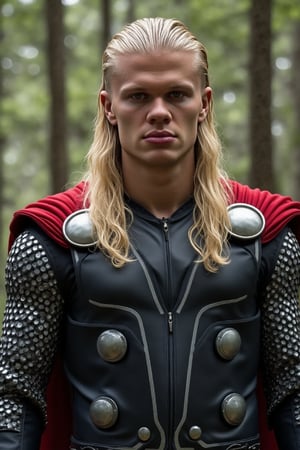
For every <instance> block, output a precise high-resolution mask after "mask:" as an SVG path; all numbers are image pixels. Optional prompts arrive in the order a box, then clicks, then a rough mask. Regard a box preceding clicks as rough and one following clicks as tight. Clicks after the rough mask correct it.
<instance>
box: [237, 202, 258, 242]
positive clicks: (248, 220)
mask: <svg viewBox="0 0 300 450" xmlns="http://www.w3.org/2000/svg"><path fill="white" fill-rule="evenodd" d="M228 214H229V219H230V223H231V229H230V230H228V231H229V234H230V235H231V236H234V237H236V238H238V239H245V240H246V239H255V238H257V237H259V236H260V235H261V234H262V232H263V230H264V228H265V218H264V216H263V214H262V212H261V211H260V210H259V209H257V208H255V206H252V205H248V204H247V203H233V204H232V205H229V206H228Z"/></svg>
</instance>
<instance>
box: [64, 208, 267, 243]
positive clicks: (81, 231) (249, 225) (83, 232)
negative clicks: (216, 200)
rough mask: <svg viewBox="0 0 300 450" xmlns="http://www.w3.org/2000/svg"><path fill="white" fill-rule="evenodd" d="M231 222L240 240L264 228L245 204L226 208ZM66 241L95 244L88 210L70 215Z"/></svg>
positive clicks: (253, 236)
mask: <svg viewBox="0 0 300 450" xmlns="http://www.w3.org/2000/svg"><path fill="white" fill-rule="evenodd" d="M228 214H229V219H230V222H231V227H230V230H228V232H229V235H230V236H233V237H235V238H237V239H241V240H252V239H256V238H257V237H259V236H260V235H261V233H262V232H263V230H264V228H265V218H264V216H263V214H262V213H261V212H260V211H259V209H257V208H255V207H254V206H252V205H248V204H246V203H234V204H232V205H230V206H228ZM63 234H64V237H65V238H66V240H67V241H68V242H69V243H70V244H72V245H74V246H75V247H90V246H94V245H96V243H97V236H96V235H95V232H94V230H93V226H92V223H91V220H90V218H89V210H88V209H80V210H78V211H75V212H74V213H72V214H70V215H69V216H68V217H67V218H66V220H65V221H64V224H63Z"/></svg>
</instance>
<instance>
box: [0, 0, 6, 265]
mask: <svg viewBox="0 0 300 450" xmlns="http://www.w3.org/2000/svg"><path fill="white" fill-rule="evenodd" d="M1 4H2V2H1V3H0V5H1ZM3 40H4V30H3V20H2V16H0V49H3ZM2 58H3V55H2V52H1V51H0V60H2ZM3 97H4V89H3V68H2V65H0V120H1V118H3V109H2V105H3ZM4 147H5V134H4V127H3V123H2V120H1V123H0V230H2V229H3V225H4V217H3V206H4V170H3V167H4V160H3V159H4ZM2 252H3V241H2V238H1V236H0V255H2ZM0 270H2V265H1V263H0Z"/></svg>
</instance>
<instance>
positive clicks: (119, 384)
mask: <svg viewBox="0 0 300 450" xmlns="http://www.w3.org/2000/svg"><path fill="white" fill-rule="evenodd" d="M189 225H190V221H189V219H188V217H187V216H186V217H183V218H181V220H178V221H174V223H167V224H166V223H163V222H161V221H157V222H156V223H154V224H150V225H149V223H147V222H146V221H143V220H139V219H136V220H135V222H134V224H133V226H132V229H131V241H132V243H133V247H132V256H133V258H134V261H132V262H131V263H128V264H127V265H125V266H124V267H123V268H121V269H116V268H114V267H113V266H112V265H111V263H110V262H109V260H108V259H107V258H105V257H104V256H103V255H102V254H101V253H100V252H99V251H95V252H93V251H90V250H85V249H82V250H79V251H75V252H74V255H75V258H74V260H75V261H76V264H75V270H76V277H77V285H78V291H77V293H76V296H75V298H74V301H73V302H72V305H71V307H70V309H69V317H68V324H67V329H66V335H67V336H66V337H67V345H66V348H68V349H69V348H71V350H68V353H66V370H67V374H68V377H69V379H70V382H71V384H72V386H73V391H74V436H75V437H74V442H75V441H76V442H77V441H78V442H81V443H84V444H87V443H91V442H94V443H97V445H98V447H99V449H100V448H101V449H111V448H122V449H125V448H144V449H161V450H163V449H178V450H179V449H185V450H187V449H200V448H210V449H212V450H214V449H218V450H225V449H229V448H235V447H233V445H235V444H237V445H238V444H241V443H243V445H244V447H236V448H245V449H246V448H253V449H255V448H257V449H258V448H259V447H255V446H256V445H257V443H258V437H257V419H256V417H257V411H256V396H255V386H256V373H257V365H258V358H259V354H258V348H259V314H258V308H257V305H256V283H257V277H258V262H257V259H256V256H255V255H256V251H257V242H252V243H247V242H244V243H243V245H240V244H239V243H238V242H234V241H233V242H232V243H231V245H230V249H229V251H230V263H229V264H228V265H225V266H223V267H222V268H221V269H220V270H219V271H218V272H217V273H208V272H207V271H206V270H205V269H204V268H203V266H202V264H199V263H197V262H195V259H196V257H195V254H194V251H193V249H192V248H191V246H190V244H189V242H188V239H187V230H188V227H189ZM254 355H255V356H254ZM74 445H75V444H74ZM248 445H249V446H248ZM250 445H252V447H250ZM96 448H97V447H96Z"/></svg>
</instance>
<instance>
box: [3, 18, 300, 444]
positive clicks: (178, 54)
mask: <svg viewBox="0 0 300 450" xmlns="http://www.w3.org/2000/svg"><path fill="white" fill-rule="evenodd" d="M220 156H221V150H220V144H219V140H218V137H217V135H216V132H215V129H214V125H213V110H212V90H211V87H210V85H209V78H208V67H207V57H206V52H205V49H204V47H203V46H202V44H200V43H199V41H198V40H197V39H196V38H195V37H194V36H193V35H192V34H191V33H190V32H189V31H188V30H187V29H186V28H185V27H184V25H183V24H181V23H180V22H178V21H176V20H169V19H160V18H156V19H143V20H138V21H136V22H134V23H132V24H130V25H128V26H127V27H125V28H124V30H122V31H121V32H120V33H118V34H117V35H115V36H114V38H113V39H112V41H111V42H110V43H109V44H108V47H107V49H106V51H105V53H104V57H103V82H102V86H101V89H100V94H99V112H98V119H97V122H96V128H95V138H94V142H93V144H92V147H91V149H90V151H89V154H88V165H89V168H88V174H87V177H86V180H85V181H83V182H81V183H79V184H78V185H77V186H75V187H74V188H72V189H70V190H68V191H66V192H64V193H61V194H57V195H55V196H50V197H47V198H46V199H43V200H41V201H39V202H36V203H33V204H31V205H29V206H28V207H27V208H25V209H23V210H21V211H18V212H17V213H16V214H15V216H14V218H13V221H12V224H11V238H10V246H11V250H10V254H9V257H8V262H7V294H8V299H7V307H6V313H5V319H4V327H3V337H2V344H1V345H2V347H1V365H0V367H1V372H0V374H1V375H0V380H1V388H0V394H1V397H0V411H1V419H0V427H1V428H0V429H1V430H2V431H1V432H0V447H1V448H5V449H7V450H8V449H9V450H17V449H18V450H20V449H22V450H36V449H39V448H40V439H41V433H42V431H43V427H44V424H45V423H46V420H47V411H46V409H47V408H46V407H47V403H48V418H49V424H48V427H47V429H46V433H45V434H44V437H43V440H42V446H41V448H43V449H49V450H50V449H52V450H54V449H55V450H63V449H64V450H66V449H67V448H70V449H73V450H79V449H80V450H84V449H85V450H100V449H101V450H108V449H122V450H125V449H161V450H171V449H176V450H180V449H185V450H187V449H204V448H205V449H207V448H209V449H211V450H229V449H231V450H233V449H236V450H237V449H252V450H254V449H255V450H257V449H260V448H261V449H264V450H271V449H275V448H277V447H276V445H278V448H279V449H280V450H296V449H298V450H299V448H300V433H299V429H300V418H299V417H300V415H299V411H300V396H299V391H300V372H299V367H300V366H299V363H300V348H299V347H300V343H299V332H300V329H299V324H300V322H299V307H298V299H297V297H298V288H299V261H300V250H299V243H298V241H297V239H296V235H297V237H298V239H299V234H300V233H299V232H300V229H299V217H300V204H299V203H297V202H293V201H292V200H291V199H289V198H287V197H282V196H280V195H273V194H270V193H268V192H261V191H259V190H251V189H249V188H248V187H247V186H242V185H240V184H239V183H236V182H233V181H229V180H228V179H227V177H226V175H225V174H224V173H223V171H222V169H221V167H220ZM295 234H296V235H295ZM61 362H63V365H64V377H65V379H66V383H67V386H68V392H69V394H70V395H69V398H68V399H67V397H68V395H65V394H66V393H64V392H63V391H64V389H65V388H64V385H63V384H61V383H63V375H62V374H61V373H60V363H61ZM51 372H52V375H51V382H50V383H49V382H48V380H49V374H50V373H51ZM261 380H262V383H263V389H264V393H265V396H266V408H267V413H266V414H268V421H269V424H270V425H271V427H272V428H274V430H275V434H276V437H277V444H275V442H274V441H273V440H270V439H271V438H270V439H269V437H266V431H265V427H264V424H262V425H261V427H262V428H261V430H262V431H261V432H260V427H259V423H258V422H259V415H261V416H262V418H263V422H264V423H266V421H267V416H266V415H265V410H264V400H263V399H262V398H261V397H263V396H262V395H261V394H260V393H259V392H260V387H261ZM58 386H60V387H58ZM46 388H47V396H46V397H45V390H46ZM64 395H65V396H64ZM63 408H66V409H70V415H71V417H72V419H71V422H69V419H67V416H66V414H67V413H66V412H65V409H63ZM62 409H63V411H62ZM53 416H54V417H53ZM55 419H56V422H55ZM49 429H50V432H49V431H48V430H49ZM272 439H273V438H272Z"/></svg>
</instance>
